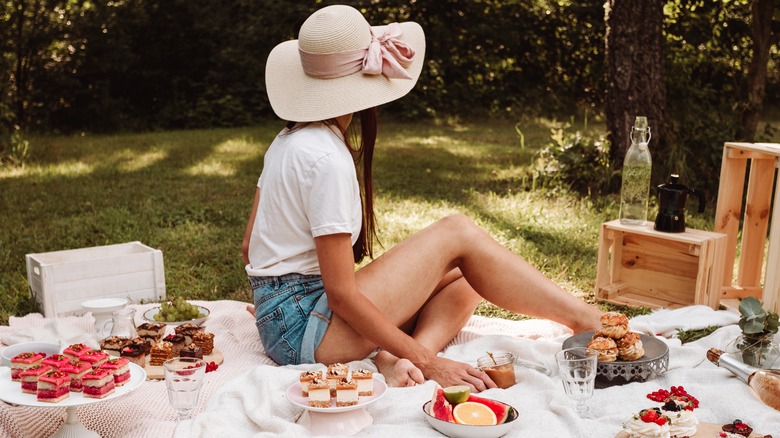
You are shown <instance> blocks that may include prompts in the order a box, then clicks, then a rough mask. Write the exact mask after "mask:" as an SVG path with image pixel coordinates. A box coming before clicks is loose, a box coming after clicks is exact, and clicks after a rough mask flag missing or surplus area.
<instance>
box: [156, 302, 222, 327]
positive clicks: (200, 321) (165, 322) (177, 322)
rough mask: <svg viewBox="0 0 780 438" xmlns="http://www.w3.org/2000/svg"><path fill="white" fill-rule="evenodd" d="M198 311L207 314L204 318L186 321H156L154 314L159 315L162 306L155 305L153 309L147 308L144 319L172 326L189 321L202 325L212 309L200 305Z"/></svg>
mask: <svg viewBox="0 0 780 438" xmlns="http://www.w3.org/2000/svg"><path fill="white" fill-rule="evenodd" d="M198 312H200V313H202V314H204V315H206V316H204V317H203V318H195V319H188V320H186V321H174V322H167V321H155V319H154V315H157V314H158V313H160V308H159V307H154V308H151V309H149V310H147V311H146V312H144V319H146V320H147V321H149V322H158V323H160V324H166V325H171V326H176V325H182V324H188V323H189V324H195V325H201V324H203V321H205V320H206V318H208V317H209V314H210V313H211V311H210V310H209V309H207V308H205V307H203V306H198Z"/></svg>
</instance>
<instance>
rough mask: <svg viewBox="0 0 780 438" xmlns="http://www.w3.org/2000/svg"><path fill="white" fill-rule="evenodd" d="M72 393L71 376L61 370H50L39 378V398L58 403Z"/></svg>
mask: <svg viewBox="0 0 780 438" xmlns="http://www.w3.org/2000/svg"><path fill="white" fill-rule="evenodd" d="M69 394H70V376H69V375H68V373H63V372H62V371H59V370H54V371H49V372H48V373H46V374H44V375H42V376H41V377H39V378H38V391H37V399H38V401H42V402H49V403H57V402H59V401H62V400H64V399H66V398H68V395H69Z"/></svg>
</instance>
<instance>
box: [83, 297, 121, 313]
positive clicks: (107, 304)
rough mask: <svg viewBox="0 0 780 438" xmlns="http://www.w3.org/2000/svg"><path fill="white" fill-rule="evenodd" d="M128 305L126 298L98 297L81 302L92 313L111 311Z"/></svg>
mask: <svg viewBox="0 0 780 438" xmlns="http://www.w3.org/2000/svg"><path fill="white" fill-rule="evenodd" d="M126 305H127V299H126V298H96V299H94V300H87V301H82V302H81V308H83V309H84V310H86V311H87V312H92V313H111V312H113V311H114V310H119V309H121V308H122V307H125V306H126Z"/></svg>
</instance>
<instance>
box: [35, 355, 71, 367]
mask: <svg viewBox="0 0 780 438" xmlns="http://www.w3.org/2000/svg"><path fill="white" fill-rule="evenodd" d="M70 361H71V359H70V358H69V357H68V356H65V355H64V354H52V355H51V356H47V357H46V358H44V359H43V360H42V361H41V363H43V364H46V365H49V366H50V367H52V368H55V369H60V368H62V366H63V365H65V364H66V363H68V362H70Z"/></svg>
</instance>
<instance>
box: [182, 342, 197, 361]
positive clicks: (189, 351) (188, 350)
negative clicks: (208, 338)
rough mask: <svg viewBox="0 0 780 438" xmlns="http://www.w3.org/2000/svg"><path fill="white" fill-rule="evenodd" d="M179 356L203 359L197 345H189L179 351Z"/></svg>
mask: <svg viewBox="0 0 780 438" xmlns="http://www.w3.org/2000/svg"><path fill="white" fill-rule="evenodd" d="M179 356H180V357H194V358H196V359H203V349H202V348H200V347H198V346H197V344H190V345H187V346H186V347H184V348H182V349H181V351H180V352H179Z"/></svg>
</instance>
